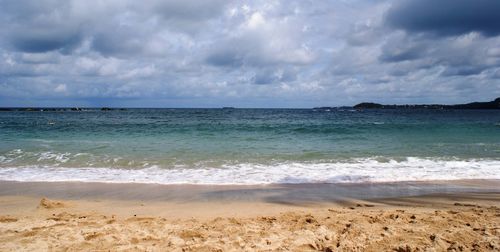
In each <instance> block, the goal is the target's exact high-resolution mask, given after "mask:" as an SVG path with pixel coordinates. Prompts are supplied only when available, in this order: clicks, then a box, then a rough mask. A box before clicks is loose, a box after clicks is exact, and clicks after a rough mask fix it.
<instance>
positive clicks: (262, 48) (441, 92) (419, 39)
mask: <svg viewBox="0 0 500 252" xmlns="http://www.w3.org/2000/svg"><path fill="white" fill-rule="evenodd" d="M431 5H432V2H431V1H428V0H422V1H418V2H417V1H410V0H405V1H404V2H401V1H396V0H377V1H372V0H353V1H321V2H318V1H312V0H311V1H296V0H291V1H284V0H278V1H267V0H252V1H244V2H242V1H234V0H228V1H226V0H206V1H195V0H182V1H178V0H144V1H135V0H120V1H115V0H111V1H100V0H87V1H80V0H64V1H63V0H38V1H30V0H19V1H10V0H0V6H2V7H1V8H0V97H2V99H0V106H23V105H26V104H28V103H29V104H31V105H33V104H34V103H37V104H38V103H40V104H39V105H51V104H52V105H57V106H61V105H68V106H76V105H78V106H83V105H85V106H88V105H92V104H95V105H96V106H101V105H116V106H155V107H162V106H191V107H195V106H198V107H199V106H212V107H214V106H215V107H219V106H240V105H241V106H248V107H267V106H278V107H289V106H291V107H311V106H320V105H346V104H353V103H357V102H359V101H362V100H375V99H376V100H377V101H386V102H390V103H394V102H406V103H411V102H433V101H434V102H450V103H458V102H462V101H469V100H475V99H483V98H484V97H488V99H490V98H493V97H494V96H500V78H499V76H500V74H499V73H500V70H499V69H500V36H497V35H498V34H499V33H498V31H497V30H496V27H498V26H497V25H495V24H497V19H495V18H496V17H492V14H491V13H492V9H495V8H496V6H497V4H492V2H491V1H486V0H479V1H475V2H474V5H479V6H475V7H471V8H470V9H471V10H474V13H472V14H471V13H470V11H469V10H464V9H467V8H468V7H469V5H470V4H469V3H467V2H465V1H463V0H456V1H453V4H451V1H450V0H445V1H440V2H439V3H434V6H431ZM410 9H411V11H410ZM439 10H446V11H442V12H440V11H439ZM476 12H480V13H481V14H477V15H476V14H475V13H476ZM480 16H481V17H484V18H486V19H480ZM464 17H465V18H464ZM487 17H489V18H490V19H488V18H487ZM406 18H407V20H406ZM419 18H420V19H419ZM422 18H423V19H422ZM422 20H423V21H422ZM429 22H430V23H429ZM4 98H5V99H4ZM31 101H32V102H33V103H30V102H31Z"/></svg>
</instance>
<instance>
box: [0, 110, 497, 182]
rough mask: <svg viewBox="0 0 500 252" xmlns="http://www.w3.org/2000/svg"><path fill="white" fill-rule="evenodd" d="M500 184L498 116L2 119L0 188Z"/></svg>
mask: <svg viewBox="0 0 500 252" xmlns="http://www.w3.org/2000/svg"><path fill="white" fill-rule="evenodd" d="M460 179H500V111H498V110H439V109H382V110H378V109H368V110H355V109H349V108H347V109H333V108H332V109H238V108H236V109H235V108H225V109H222V108H220V109H131V108H129V109H112V110H105V111H103V110H101V109H84V110H82V111H71V110H69V109H65V110H60V111H58V110H53V111H50V110H49V111H47V110H45V111H25V110H9V111H1V112H0V180H4V181H80V182H108V183H156V184H213V185H224V184H238V185H255V184H274V183H285V184H287V183H379V182H400V181H430V180H460Z"/></svg>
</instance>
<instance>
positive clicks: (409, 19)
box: [387, 0, 500, 36]
mask: <svg viewBox="0 0 500 252" xmlns="http://www.w3.org/2000/svg"><path fill="white" fill-rule="evenodd" d="M498 13H500V1H497V0H474V1H470V0H440V1H433V0H402V1H396V2H395V3H394V5H393V7H392V8H391V9H390V10H389V12H388V13H387V22H388V24H389V25H391V26H393V27H396V28H399V29H403V30H405V31H407V32H410V33H414V32H416V33H419V32H426V33H430V34H433V35H437V36H452V35H460V34H465V33H469V32H479V33H482V34H483V35H485V36H496V35H498V34H500V15H499V14H498Z"/></svg>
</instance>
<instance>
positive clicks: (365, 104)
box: [354, 102, 384, 109]
mask: <svg viewBox="0 0 500 252" xmlns="http://www.w3.org/2000/svg"><path fill="white" fill-rule="evenodd" d="M383 107H384V105H382V104H378V103H373V102H362V103H360V104H357V105H355V106H354V108H355V109H374V108H377V109H378V108H383Z"/></svg>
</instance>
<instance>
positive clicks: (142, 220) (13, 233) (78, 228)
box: [0, 180, 500, 251]
mask: <svg viewBox="0 0 500 252" xmlns="http://www.w3.org/2000/svg"><path fill="white" fill-rule="evenodd" d="M499 185H500V182H499V181H498V180H461V181H427V182H405V183H374V184H373V183H372V184H333V185H332V184H298V185H261V186H227V185H224V186H206V185H204V186H199V185H150V184H106V183H76V182H63V183H60V182H52V183H51V182H41V183H37V182H31V183H27V182H7V181H1V182H0V212H1V213H2V214H1V216H0V250H2V251H15V250H55V251H60V250H96V249H104V250H111V251H115V250H148V251H161V250H165V249H167V250H170V251H233V250H243V251H265V250H292V251H296V250H301V251H340V250H363V251H377V250H378V251H380V250H385V251H387V250H397V251H414V250H416V249H420V250H425V249H436V250H446V249H450V248H451V249H456V250H457V251H458V250H460V249H464V250H473V249H478V250H481V251H491V250H495V249H499V248H500V245H499V244H500V238H499V237H500V235H499V234H500V229H499V223H500V186H499ZM356 195H358V197H356Z"/></svg>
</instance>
